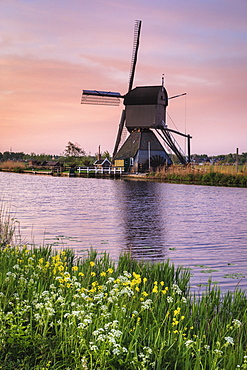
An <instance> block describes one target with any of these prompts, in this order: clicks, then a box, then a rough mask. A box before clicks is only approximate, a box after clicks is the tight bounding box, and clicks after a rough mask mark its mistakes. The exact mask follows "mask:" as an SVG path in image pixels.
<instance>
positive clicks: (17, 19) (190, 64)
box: [0, 0, 247, 155]
mask: <svg viewBox="0 0 247 370" xmlns="http://www.w3.org/2000/svg"><path fill="white" fill-rule="evenodd" d="M246 18H247V0H186V1H184V0H124V1H116V0H115V1H114V0H87V1H85V0H0V67H1V69H0V152H4V151H13V152H25V153H36V154H41V153H46V154H57V155H60V154H62V153H63V151H64V150H65V147H66V145H67V144H68V142H69V141H71V142H73V143H76V144H79V145H80V146H81V148H83V149H84V150H85V151H86V153H87V154H95V153H96V152H97V151H98V146H99V145H100V147H101V151H102V152H103V151H105V150H107V151H109V152H110V153H112V152H113V148H114V143H115V139H116V135H117V130H118V125H119V120H120V116H121V111H122V109H123V105H122V103H121V105H120V106H119V107H113V106H102V105H101V106H100V105H98V106H96V105H84V104H81V93H82V90H83V89H91V90H94V89H96V90H105V91H116V92H120V93H121V94H125V93H126V92H127V89H128V81H129V73H130V62H131V56H132V48H133V34H134V24H135V20H142V29H141V39H140V48H139V53H138V62H137V67H136V73H135V80H134V87H135V86H147V85H161V79H162V74H164V77H165V87H166V89H167V92H168V95H169V96H173V95H177V94H181V93H185V92H186V96H182V97H179V98H176V99H171V100H170V101H169V105H168V108H167V124H168V127H169V128H171V129H175V130H178V131H181V132H186V133H187V134H190V135H191V136H192V137H193V139H192V142H191V152H192V153H193V154H195V153H196V154H204V153H205V154H208V155H219V154H228V153H234V152H236V148H239V153H242V152H247V103H246V97H247V22H246ZM178 142H179V144H180V146H181V147H182V148H185V142H184V139H183V138H182V141H181V139H180V138H178Z"/></svg>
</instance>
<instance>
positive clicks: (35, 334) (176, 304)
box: [0, 239, 247, 370]
mask: <svg viewBox="0 0 247 370" xmlns="http://www.w3.org/2000/svg"><path fill="white" fill-rule="evenodd" d="M0 246H1V247H0V369H4V370H12V369H18V370H31V369H32V370H51V369H53V370H55V369H56V370H60V369H61V370H62V369H64V370H76V369H78V370H79V369H80V370H82V369H90V370H91V369H95V370H96V369H97V370H99V369H100V370H103V369H117V370H119V369H124V370H128V369H133V370H138V369H146V370H150V369H156V370H165V369H170V370H175V369H177V370H183V369H184V370H192V369H196V370H197V369H198V370H199V369H205V370H206V369H208V370H216V369H217V370H219V369H224V370H233V369H247V298H246V295H245V294H244V292H242V291H235V292H228V293H227V294H224V295H222V294H221V292H220V290H219V289H218V288H216V287H211V286H210V285H209V286H208V289H207V291H206V292H205V293H203V294H202V296H200V297H196V296H194V295H192V294H191V293H190V290H189V281H190V272H189V271H188V270H186V269H183V268H181V267H178V268H175V267H174V266H173V265H172V264H170V263H169V261H168V262H162V263H148V262H140V261H136V260H133V259H131V258H130V256H128V255H123V256H120V258H119V260H118V263H114V262H113V261H112V260H110V258H109V256H108V255H106V254H101V255H98V254H97V253H96V252H95V251H93V250H91V251H88V252H85V255H84V257H81V258H78V257H76V256H75V255H74V254H73V252H72V251H71V250H69V249H68V250H62V251H56V250H54V249H53V248H52V247H50V246H43V247H35V246H33V247H32V248H27V247H26V246H25V245H21V246H10V245H8V244H6V243H5V242H3V240H1V239H0Z"/></svg>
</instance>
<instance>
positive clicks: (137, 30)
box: [128, 21, 142, 92]
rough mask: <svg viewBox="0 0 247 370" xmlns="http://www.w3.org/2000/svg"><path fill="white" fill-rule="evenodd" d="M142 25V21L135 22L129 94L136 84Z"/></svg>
mask: <svg viewBox="0 0 247 370" xmlns="http://www.w3.org/2000/svg"><path fill="white" fill-rule="evenodd" d="M141 24H142V21H136V22H135V31H134V43H133V53H132V59H131V67H130V80H129V89H128V92H129V91H130V90H131V89H132V87H133V82H134V76H135V68H136V62H137V54H138V49H139V40H140V33H141Z"/></svg>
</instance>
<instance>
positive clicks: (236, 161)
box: [236, 148, 238, 173]
mask: <svg viewBox="0 0 247 370" xmlns="http://www.w3.org/2000/svg"><path fill="white" fill-rule="evenodd" d="M236 172H237V173H238V148H237V149H236Z"/></svg>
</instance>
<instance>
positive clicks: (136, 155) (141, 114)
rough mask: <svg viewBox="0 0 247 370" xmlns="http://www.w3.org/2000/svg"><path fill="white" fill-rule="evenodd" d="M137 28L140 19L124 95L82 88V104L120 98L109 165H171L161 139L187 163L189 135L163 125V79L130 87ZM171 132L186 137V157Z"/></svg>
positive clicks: (165, 96) (144, 167) (112, 101)
mask: <svg viewBox="0 0 247 370" xmlns="http://www.w3.org/2000/svg"><path fill="white" fill-rule="evenodd" d="M140 31H141V21H136V23H135V33H134V46H133V56H132V63H131V71H130V80H129V88H128V92H127V94H125V95H121V94H120V93H117V92H106V91H96V90H83V94H82V103H84V104H104V105H117V104H119V102H120V99H123V104H124V106H125V109H124V110H123V112H122V116H121V120H120V124H119V129H118V134H117V138H116V142H115V147H114V151H113V165H114V166H115V167H122V168H124V170H125V171H126V172H146V171H148V170H150V169H152V170H155V169H156V168H157V167H159V166H163V165H165V164H166V165H170V164H172V160H171V158H170V156H169V155H168V153H167V151H166V149H165V148H164V145H163V144H162V142H163V143H165V145H166V147H167V148H169V150H171V151H172V152H173V153H174V154H175V155H176V156H177V157H178V159H179V162H180V163H182V164H186V163H187V162H190V139H191V136H190V135H186V134H183V133H181V132H178V131H175V130H171V129H168V127H167V125H166V107H167V105H168V99H169V98H168V94H167V91H166V89H165V87H164V80H163V78H162V84H161V85H160V86H139V87H135V88H134V89H132V86H133V81H134V74H135V67H136V62H137V53H138V48H139V39H140ZM181 95H184V94H181ZM178 96H179V95H178ZM170 99H171V98H170ZM124 131H125V132H126V131H127V133H128V137H127V138H126V139H125V141H124V142H122V141H123V132H124ZM171 132H173V133H176V134H179V135H182V136H185V137H187V139H188V158H186V156H185V155H184V154H183V153H182V150H181V148H180V147H179V145H178V144H177V143H176V141H175V139H174V138H173V136H172V135H171ZM159 138H160V139H162V140H159Z"/></svg>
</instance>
